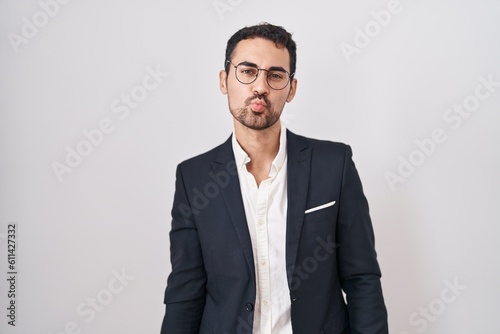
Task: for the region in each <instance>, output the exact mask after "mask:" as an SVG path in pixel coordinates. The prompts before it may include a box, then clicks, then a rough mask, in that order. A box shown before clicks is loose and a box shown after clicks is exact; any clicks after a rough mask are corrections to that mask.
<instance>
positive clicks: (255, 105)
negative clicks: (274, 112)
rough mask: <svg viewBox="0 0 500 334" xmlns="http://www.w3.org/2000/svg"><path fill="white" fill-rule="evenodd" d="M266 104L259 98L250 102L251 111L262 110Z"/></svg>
mask: <svg viewBox="0 0 500 334" xmlns="http://www.w3.org/2000/svg"><path fill="white" fill-rule="evenodd" d="M266 106H267V105H266V103H265V102H264V101H262V100H260V99H257V100H253V101H252V102H250V108H252V111H254V112H262V111H264V109H266Z"/></svg>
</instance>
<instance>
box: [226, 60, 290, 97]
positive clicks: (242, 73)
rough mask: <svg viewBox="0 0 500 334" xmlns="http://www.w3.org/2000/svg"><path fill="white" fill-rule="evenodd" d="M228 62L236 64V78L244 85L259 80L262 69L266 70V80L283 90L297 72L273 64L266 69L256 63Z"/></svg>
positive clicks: (274, 87) (273, 87) (276, 88)
mask: <svg viewBox="0 0 500 334" xmlns="http://www.w3.org/2000/svg"><path fill="white" fill-rule="evenodd" d="M227 63H229V64H231V65H233V66H234V73H235V75H236V79H237V80H238V81H239V82H241V83H242V84H244V85H249V84H251V83H252V82H254V81H255V80H257V77H258V76H259V74H260V71H266V72H267V76H266V81H267V84H268V85H269V87H271V88H272V89H275V90H282V89H284V88H285V87H286V86H287V85H288V83H289V82H290V79H291V78H292V77H293V75H294V74H295V73H294V74H290V73H288V72H287V71H286V70H285V69H283V68H282V67H277V66H273V67H271V68H269V69H268V70H266V69H264V68H258V67H257V66H256V65H255V64H252V63H249V62H242V63H239V64H238V65H234V64H233V63H232V62H231V61H230V60H226V65H227Z"/></svg>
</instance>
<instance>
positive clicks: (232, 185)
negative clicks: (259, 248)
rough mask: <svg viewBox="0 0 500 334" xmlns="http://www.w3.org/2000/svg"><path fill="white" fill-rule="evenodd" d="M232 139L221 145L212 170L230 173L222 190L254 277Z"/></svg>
mask: <svg viewBox="0 0 500 334" xmlns="http://www.w3.org/2000/svg"><path fill="white" fill-rule="evenodd" d="M231 139H232V136H230V137H229V139H228V140H227V141H226V142H225V143H224V144H222V146H221V147H220V150H219V152H218V154H217V157H216V158H215V160H214V162H212V170H213V171H214V173H215V175H220V174H219V173H222V174H223V175H229V182H228V183H227V185H226V186H225V187H223V186H221V187H220V191H221V194H222V197H223V198H224V202H225V203H226V209H227V211H228V213H229V216H230V217H231V220H232V222H233V226H234V229H235V230H236V234H237V236H238V239H239V241H240V243H241V248H242V250H243V253H244V254H245V258H246V260H247V264H248V266H249V268H250V272H251V273H252V275H253V277H255V266H254V260H253V252H252V242H251V240H250V233H249V231H248V224H247V219H246V215H245V207H244V206H243V199H242V197H241V188H240V181H239V179H238V171H237V170H236V161H235V159H234V153H233V147H232V142H231Z"/></svg>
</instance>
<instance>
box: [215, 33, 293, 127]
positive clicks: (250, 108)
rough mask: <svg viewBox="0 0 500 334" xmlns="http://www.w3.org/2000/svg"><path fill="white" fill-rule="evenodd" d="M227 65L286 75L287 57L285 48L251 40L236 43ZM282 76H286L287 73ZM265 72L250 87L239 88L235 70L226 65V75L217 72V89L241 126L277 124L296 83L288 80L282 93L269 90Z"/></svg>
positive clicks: (291, 97)
mask: <svg viewBox="0 0 500 334" xmlns="http://www.w3.org/2000/svg"><path fill="white" fill-rule="evenodd" d="M231 63H232V64H234V65H238V64H241V63H247V64H255V65H256V66H257V67H258V68H263V69H270V68H283V69H285V70H286V71H288V72H289V73H290V55H289V53H288V50H287V49H286V48H284V47H283V48H278V47H276V45H275V44H274V42H272V41H269V40H266V39H262V38H252V39H246V40H242V41H240V42H239V43H238V44H237V45H236V48H235V49H234V52H233V54H232V59H231ZM284 75H286V76H288V74H287V73H284ZM266 78H267V72H266V71H260V72H259V75H258V77H257V79H256V80H255V81H254V82H252V83H250V84H247V85H245V84H242V83H241V82H239V81H238V80H237V79H236V76H235V68H234V66H232V65H231V64H230V65H229V74H226V72H225V71H221V72H220V89H221V91H222V93H223V94H227V98H228V103H229V110H230V111H231V114H232V115H233V117H234V118H235V119H236V120H237V121H239V122H240V123H241V124H243V125H244V126H246V127H248V128H250V129H254V130H263V129H267V128H269V127H271V126H273V125H274V124H276V122H277V121H278V120H279V117H280V115H281V112H282V111H283V108H284V106H285V103H286V102H290V101H292V99H293V97H294V95H295V89H296V86H297V81H296V80H295V79H293V80H291V81H290V82H289V83H288V85H287V86H286V87H285V88H284V89H282V90H275V89H272V88H271V87H270V86H269V84H268V82H267V80H266Z"/></svg>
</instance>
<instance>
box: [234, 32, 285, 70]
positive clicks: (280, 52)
mask: <svg viewBox="0 0 500 334" xmlns="http://www.w3.org/2000/svg"><path fill="white" fill-rule="evenodd" d="M232 60H233V62H235V63H240V62H243V61H248V62H252V63H255V64H257V65H258V66H259V67H264V68H265V67H270V66H282V67H283V68H285V69H288V70H289V69H290V54H289V53H288V50H287V48H286V47H284V46H283V47H277V46H276V44H275V43H274V42H272V41H270V40H267V39H263V38H250V39H244V40H242V41H240V42H238V44H237V45H236V48H235V49H234V52H233V56H232Z"/></svg>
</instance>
